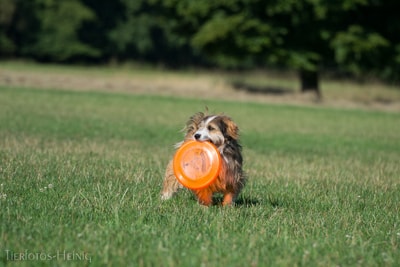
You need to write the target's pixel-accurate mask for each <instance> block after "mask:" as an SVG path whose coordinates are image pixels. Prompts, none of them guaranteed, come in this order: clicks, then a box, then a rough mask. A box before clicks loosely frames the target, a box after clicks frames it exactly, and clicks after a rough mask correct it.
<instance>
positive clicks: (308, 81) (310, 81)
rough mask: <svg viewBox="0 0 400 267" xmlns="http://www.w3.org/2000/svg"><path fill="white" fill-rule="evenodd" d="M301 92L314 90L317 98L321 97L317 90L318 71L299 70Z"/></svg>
mask: <svg viewBox="0 0 400 267" xmlns="http://www.w3.org/2000/svg"><path fill="white" fill-rule="evenodd" d="M300 80H301V92H302V93H305V92H307V91H311V92H314V93H315V95H316V96H317V98H318V99H321V91H320V90H319V80H318V71H309V70H300Z"/></svg>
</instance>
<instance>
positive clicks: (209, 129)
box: [185, 112, 239, 147]
mask: <svg viewBox="0 0 400 267" xmlns="http://www.w3.org/2000/svg"><path fill="white" fill-rule="evenodd" d="M185 129H186V135H185V140H197V141H201V142H205V141H207V142H211V143H213V144H214V145H215V146H217V147H220V146H222V145H224V144H225V143H227V142H229V141H237V139H238V138H239V129H238V127H237V125H236V124H235V123H234V122H233V121H232V119H231V118H229V117H228V116H225V115H205V114H204V113H202V112H199V113H196V114H194V115H193V116H192V117H190V119H189V120H188V122H187V123H186V128H185Z"/></svg>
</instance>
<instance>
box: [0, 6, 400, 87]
mask: <svg viewBox="0 0 400 267" xmlns="http://www.w3.org/2000/svg"><path fill="white" fill-rule="evenodd" d="M0 6H1V8H0V57H1V58H13V57H24V58H32V59H35V60H40V61H48V62H107V61H110V60H118V61H124V60H127V61H128V60H141V61H151V62H160V63H163V64H165V65H169V66H174V67H179V66H182V65H193V64H202V65H206V66H218V67H221V68H240V69H243V68H252V67H260V66H261V67H265V66H268V67H285V68H289V69H294V70H298V71H299V73H301V74H304V75H308V74H310V73H311V74H314V76H315V77H317V74H318V72H319V71H320V70H326V69H328V70H333V71H336V72H341V73H347V74H351V75H355V76H360V75H364V74H373V75H374V76H377V77H380V78H383V79H386V80H389V81H395V82H398V81H400V34H399V33H400V19H399V17H398V14H397V10H398V9H399V8H400V2H398V1H397V0H338V1H329V0H279V1H278V0H215V1H206V0H198V1H191V0H135V1H130V0H116V1H106V0H30V1H25V0H0ZM302 78H304V77H302ZM311 86H312V85H311ZM315 86H318V85H317V84H316V85H315Z"/></svg>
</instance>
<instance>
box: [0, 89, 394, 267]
mask: <svg viewBox="0 0 400 267" xmlns="http://www.w3.org/2000/svg"><path fill="white" fill-rule="evenodd" d="M206 105H207V106H208V108H209V110H210V111H212V112H224V113H226V114H228V115H230V116H231V117H232V118H233V119H234V120H235V121H236V122H237V123H238V125H239V126H240V129H241V134H242V135H241V139H242V145H243V154H244V157H245V158H244V159H245V171H246V172H247V175H248V177H249V182H248V184H247V186H246V188H245V190H244V191H243V193H242V195H241V197H240V199H239V200H238V203H237V205H236V206H234V207H228V208H223V207H220V206H213V207H211V208H204V207H202V206H199V205H198V204H197V203H196V201H195V200H194V198H193V197H192V195H191V194H190V192H188V191H182V192H181V194H179V195H178V196H177V197H176V198H174V199H172V200H170V201H167V202H162V201H161V200H160V198H159V192H160V189H161V185H162V177H163V172H164V168H165V166H166V163H167V162H168V160H169V159H170V157H171V156H172V155H173V152H174V150H173V144H174V143H175V142H178V141H180V139H181V137H182V133H180V132H179V130H180V129H182V127H183V125H184V123H185V121H186V119H187V118H188V117H189V116H190V115H192V114H193V113H194V112H197V111H201V110H204V106H206ZM399 133H400V114H399V113H385V112H374V111H362V110H339V109H328V108H307V107H293V106H283V105H263V104H255V103H243V102H240V103H239V102H232V101H231V102H224V101H219V100H212V101H211V100H207V101H205V100H195V99H184V98H173V97H158V96H140V95H128V94H117V93H115V94H111V93H97V92H69V91H58V90H57V91H56V90H54V91H53V90H40V89H29V88H24V89H22V88H8V87H5V86H3V87H0V207H1V210H0V236H1V243H0V265H5V266H82V265H83V266H85V265H92V266H398V264H399V262H400V204H399V203H400V164H399V162H400V135H399Z"/></svg>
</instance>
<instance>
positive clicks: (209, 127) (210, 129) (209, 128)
mask: <svg viewBox="0 0 400 267" xmlns="http://www.w3.org/2000/svg"><path fill="white" fill-rule="evenodd" d="M207 129H208V130H209V131H213V130H215V128H214V127H212V126H211V125H209V126H208V127H207Z"/></svg>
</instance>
